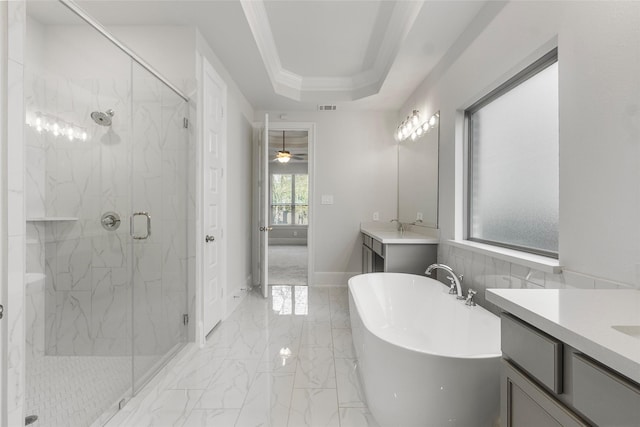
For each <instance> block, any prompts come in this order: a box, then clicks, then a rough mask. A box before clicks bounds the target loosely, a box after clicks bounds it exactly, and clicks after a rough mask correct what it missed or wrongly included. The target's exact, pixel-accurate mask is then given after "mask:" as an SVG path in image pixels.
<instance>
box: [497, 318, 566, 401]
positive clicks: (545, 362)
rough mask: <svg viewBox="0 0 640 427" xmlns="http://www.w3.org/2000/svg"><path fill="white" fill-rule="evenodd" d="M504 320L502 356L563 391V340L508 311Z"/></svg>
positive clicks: (552, 388) (553, 388)
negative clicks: (551, 335)
mask: <svg viewBox="0 0 640 427" xmlns="http://www.w3.org/2000/svg"><path fill="white" fill-rule="evenodd" d="M501 318H502V321H501V322H500V324H501V333H502V353H503V357H504V358H506V359H509V360H510V361H511V362H512V363H514V364H516V365H517V366H519V367H520V368H521V369H523V370H524V371H526V372H528V373H529V374H530V375H531V376H532V377H534V378H535V379H536V380H537V381H538V382H539V383H540V384H542V385H544V386H545V387H547V388H548V389H549V390H551V391H553V392H554V393H557V394H560V393H562V343H561V342H560V341H558V340H556V339H555V338H553V337H550V336H549V335H547V334H545V333H544V332H541V331H539V330H537V329H536V328H534V327H532V326H530V325H528V324H526V323H524V322H522V321H521V320H519V319H517V318H516V317H513V316H511V315H509V314H506V313H503V314H502V316H501Z"/></svg>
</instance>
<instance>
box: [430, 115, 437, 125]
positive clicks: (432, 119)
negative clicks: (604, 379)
mask: <svg viewBox="0 0 640 427" xmlns="http://www.w3.org/2000/svg"><path fill="white" fill-rule="evenodd" d="M435 124H436V116H435V114H434V115H433V116H431V118H430V119H429V126H434V125H435Z"/></svg>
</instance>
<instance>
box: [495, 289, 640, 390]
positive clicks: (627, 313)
mask: <svg viewBox="0 0 640 427" xmlns="http://www.w3.org/2000/svg"><path fill="white" fill-rule="evenodd" d="M486 298H487V301H489V302H491V303H493V304H495V305H497V306H498V307H500V308H501V309H502V310H504V311H506V312H509V313H511V314H513V315H514V316H516V317H519V318H520V319H522V320H524V321H525V322H527V323H530V324H531V325H533V326H535V327H536V328H538V329H540V330H542V331H544V332H546V333H548V334H549V335H551V336H553V337H555V338H557V339H559V340H560V341H563V342H565V343H567V344H568V345H570V346H571V347H573V348H575V349H577V350H579V351H581V352H582V353H584V354H586V355H588V356H590V357H592V358H593V359H596V360H598V361H599V362H601V363H603V364H604V365H607V366H609V367H610V368H611V369H613V370H615V371H618V372H620V373H621V374H622V375H625V376H627V377H629V378H631V379H632V380H634V381H635V382H637V383H640V334H638V332H637V330H636V334H635V337H634V336H632V335H627V334H625V333H623V332H620V331H617V330H615V329H614V328H612V326H614V325H628V326H636V325H637V326H638V327H640V290H622V289H619V290H610V289H590V290H587V289H487V292H486Z"/></svg>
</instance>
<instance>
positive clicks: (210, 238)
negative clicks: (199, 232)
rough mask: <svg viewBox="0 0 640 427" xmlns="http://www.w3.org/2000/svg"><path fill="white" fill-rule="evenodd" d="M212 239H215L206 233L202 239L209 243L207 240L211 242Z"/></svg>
mask: <svg viewBox="0 0 640 427" xmlns="http://www.w3.org/2000/svg"><path fill="white" fill-rule="evenodd" d="M214 240H216V238H215V237H213V236H209V235H208V234H207V235H206V237H205V238H204V241H205V242H207V243H209V242H213V241H214Z"/></svg>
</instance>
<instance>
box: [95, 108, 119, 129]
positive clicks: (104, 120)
mask: <svg viewBox="0 0 640 427" xmlns="http://www.w3.org/2000/svg"><path fill="white" fill-rule="evenodd" d="M114 114H115V112H114V111H113V110H107V111H105V112H104V113H103V112H102V111H94V112H93V113H91V118H92V119H93V121H94V122H96V123H97V124H99V125H100V126H111V118H112V117H113V116H114Z"/></svg>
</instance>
